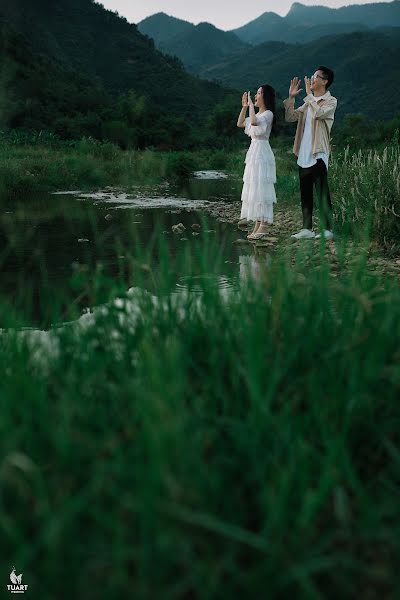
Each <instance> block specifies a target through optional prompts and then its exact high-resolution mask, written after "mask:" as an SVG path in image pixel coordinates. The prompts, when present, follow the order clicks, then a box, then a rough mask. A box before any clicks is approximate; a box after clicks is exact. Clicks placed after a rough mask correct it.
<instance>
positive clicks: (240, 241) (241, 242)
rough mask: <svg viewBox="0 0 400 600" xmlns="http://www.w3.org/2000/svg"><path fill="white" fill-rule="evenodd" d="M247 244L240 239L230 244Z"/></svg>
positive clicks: (246, 241)
mask: <svg viewBox="0 0 400 600" xmlns="http://www.w3.org/2000/svg"><path fill="white" fill-rule="evenodd" d="M248 243H249V241H248V240H244V239H242V238H239V239H237V240H234V241H233V242H232V244H248Z"/></svg>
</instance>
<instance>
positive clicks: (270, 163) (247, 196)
mask: <svg viewBox="0 0 400 600" xmlns="http://www.w3.org/2000/svg"><path fill="white" fill-rule="evenodd" d="M273 117H274V116H273V113H272V112H271V111H270V110H266V111H264V112H262V113H257V114H256V119H257V125H251V123H250V117H247V118H246V119H245V129H244V132H245V133H246V134H247V135H248V136H249V137H251V144H250V148H249V149H248V151H247V154H246V159H245V165H246V166H245V169H244V174H243V190H242V210H241V213H240V218H241V219H247V220H248V221H256V220H257V219H264V220H265V221H267V222H268V223H273V220H274V204H275V203H276V194H275V185H274V184H275V183H276V165H275V156H274V153H273V152H272V149H271V146H270V144H269V136H270V133H271V129H272V121H273Z"/></svg>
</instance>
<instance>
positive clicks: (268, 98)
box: [261, 83, 277, 133]
mask: <svg viewBox="0 0 400 600" xmlns="http://www.w3.org/2000/svg"><path fill="white" fill-rule="evenodd" d="M261 89H262V93H263V98H264V104H265V108H266V109H267V110H270V111H271V112H273V113H274V120H273V121H272V133H276V129H277V127H276V97H275V90H274V88H273V87H272V86H271V85H268V84H267V83H266V84H264V85H262V86H261Z"/></svg>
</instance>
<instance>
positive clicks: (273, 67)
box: [201, 27, 400, 121]
mask: <svg viewBox="0 0 400 600" xmlns="http://www.w3.org/2000/svg"><path fill="white" fill-rule="evenodd" d="M322 57H323V59H322ZM377 57H379V72H373V71H374V70H373V65H374V64H375V63H376V60H377ZM321 60H322V62H323V63H324V64H325V65H327V66H329V67H331V68H332V69H333V70H334V72H335V81H334V83H333V85H332V88H331V90H330V91H331V92H332V94H333V95H334V96H336V97H337V98H338V107H337V111H336V116H335V118H336V119H337V120H339V121H341V120H343V119H344V117H345V115H346V114H348V113H355V112H357V113H359V112H361V113H363V114H364V115H365V116H366V117H368V118H370V119H373V120H379V119H383V120H389V119H391V118H392V117H393V115H394V114H395V113H396V112H398V111H399V110H400V103H399V102H398V101H397V100H394V101H393V102H391V103H389V104H386V105H384V104H382V102H381V101H380V90H381V89H386V88H387V87H388V86H389V87H390V89H391V90H392V91H393V92H394V97H395V98H397V97H399V94H400V83H399V82H398V81H393V78H392V76H391V75H392V71H393V65H395V64H397V63H398V62H399V61H400V36H399V35H398V28H397V27H394V28H392V29H390V28H388V29H387V30H385V31H383V32H377V31H374V32H356V33H349V34H346V35H330V36H326V37H323V38H320V39H318V40H316V41H313V42H311V43H308V44H297V43H294V42H293V43H290V44H285V43H283V42H268V43H265V44H262V45H259V46H255V47H254V48H252V49H251V50H249V51H248V52H246V59H245V60H244V59H243V56H242V55H237V54H236V55H233V56H231V57H229V56H228V57H227V58H226V59H224V60H223V61H221V62H220V63H219V64H216V65H214V66H213V67H210V68H207V69H204V70H203V71H202V72H201V76H202V77H207V78H209V79H214V80H217V81H220V82H221V83H222V84H223V85H230V86H232V87H235V88H239V89H243V90H249V89H250V90H256V89H257V88H258V86H259V85H260V84H261V83H264V82H269V83H271V84H272V85H273V86H274V87H275V89H276V90H277V92H278V93H279V94H280V95H281V96H282V97H284V98H286V97H287V93H288V85H289V82H290V80H291V78H292V77H294V76H295V75H297V76H299V77H303V76H304V75H307V74H308V75H311V74H312V73H313V72H314V71H315V68H316V67H317V66H318V65H320V64H321ZM249 64H251V65H252V68H251V69H250V70H249V68H248V65H249ZM372 79H373V84H372V85H371V84H370V83H369V81H372ZM301 97H302V96H301ZM299 101H300V100H299Z"/></svg>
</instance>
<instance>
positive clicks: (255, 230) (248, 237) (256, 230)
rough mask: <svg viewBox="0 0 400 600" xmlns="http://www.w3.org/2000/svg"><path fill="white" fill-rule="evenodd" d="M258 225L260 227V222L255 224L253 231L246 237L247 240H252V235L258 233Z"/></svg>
mask: <svg viewBox="0 0 400 600" xmlns="http://www.w3.org/2000/svg"><path fill="white" fill-rule="evenodd" d="M260 225H261V221H256V222H255V224H254V229H253V231H252V232H251V233H250V234H249V235H248V236H247V239H248V240H251V239H253V236H254V234H256V233H258V228H259V227H260Z"/></svg>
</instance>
